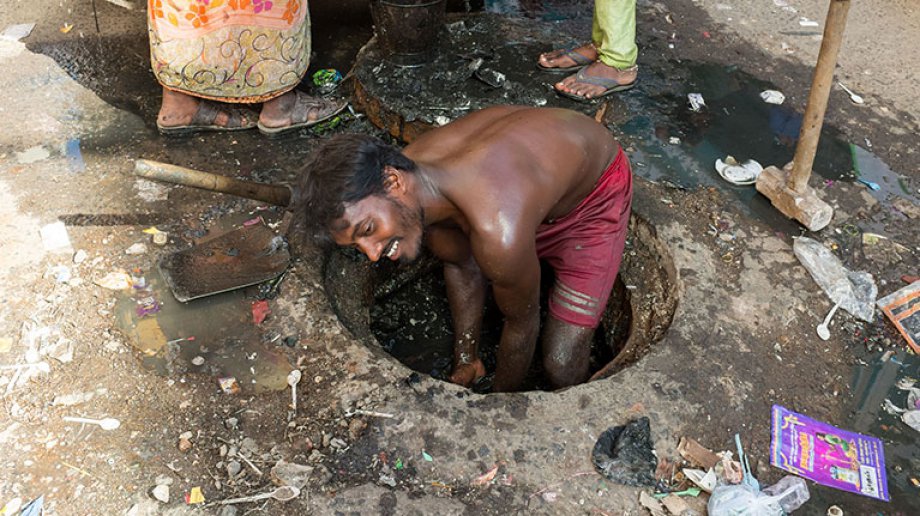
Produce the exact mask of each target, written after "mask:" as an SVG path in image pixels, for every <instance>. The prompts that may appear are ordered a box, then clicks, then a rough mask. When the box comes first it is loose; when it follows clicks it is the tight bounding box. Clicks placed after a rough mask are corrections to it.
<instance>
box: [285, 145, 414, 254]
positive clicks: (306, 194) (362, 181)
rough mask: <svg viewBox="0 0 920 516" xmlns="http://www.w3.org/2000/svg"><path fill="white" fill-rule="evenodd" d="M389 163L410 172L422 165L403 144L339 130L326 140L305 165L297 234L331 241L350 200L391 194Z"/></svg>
mask: <svg viewBox="0 0 920 516" xmlns="http://www.w3.org/2000/svg"><path fill="white" fill-rule="evenodd" d="M386 166H391V167H393V168H396V169H399V170H402V171H405V172H410V173H414V172H415V171H416V169H417V166H416V164H415V162H414V161H412V160H411V159H409V158H407V157H406V156H404V155H403V154H402V152H400V150H399V149H398V148H396V147H394V146H392V145H389V144H387V143H385V142H383V141H382V140H380V139H379V138H375V137H373V136H368V135H365V134H339V135H336V136H334V137H332V138H331V139H329V140H328V141H326V142H324V143H323V144H321V145H320V146H319V147H318V148H317V149H316V150H315V151H313V153H312V154H311V155H310V157H309V159H308V160H307V162H306V164H304V166H303V168H301V170H300V173H299V175H298V182H297V184H296V185H295V188H294V196H293V199H292V203H291V211H292V212H293V215H294V221H293V223H294V228H293V229H294V231H295V233H300V235H299V236H300V237H302V238H313V239H317V240H319V242H320V243H322V244H329V243H330V234H329V228H330V226H331V225H332V222H333V221H335V220H336V219H338V218H340V217H342V215H343V214H344V213H345V203H352V202H357V201H360V200H361V199H364V198H365V197H368V196H371V195H380V194H383V193H384V192H385V189H384V183H383V178H384V176H383V169H384V167H386Z"/></svg>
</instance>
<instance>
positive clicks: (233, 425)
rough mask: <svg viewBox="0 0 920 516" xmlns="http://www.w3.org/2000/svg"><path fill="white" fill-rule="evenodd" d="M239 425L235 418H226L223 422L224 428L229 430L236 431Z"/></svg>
mask: <svg viewBox="0 0 920 516" xmlns="http://www.w3.org/2000/svg"><path fill="white" fill-rule="evenodd" d="M239 425H240V420H239V419H237V418H235V417H230V418H227V420H226V421H224V426H226V427H227V428H228V429H230V430H237V429H238V427H239Z"/></svg>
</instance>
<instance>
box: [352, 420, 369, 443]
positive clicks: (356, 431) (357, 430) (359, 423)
mask: <svg viewBox="0 0 920 516" xmlns="http://www.w3.org/2000/svg"><path fill="white" fill-rule="evenodd" d="M365 428H367V423H365V422H364V420H363V419H352V420H351V422H350V423H348V435H349V436H351V440H352V441H354V440H357V439H358V437H361V432H363V431H364V429H365Z"/></svg>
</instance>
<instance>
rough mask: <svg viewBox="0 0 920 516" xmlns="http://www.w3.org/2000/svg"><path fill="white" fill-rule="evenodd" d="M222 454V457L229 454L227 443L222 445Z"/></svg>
mask: <svg viewBox="0 0 920 516" xmlns="http://www.w3.org/2000/svg"><path fill="white" fill-rule="evenodd" d="M220 456H221V457H226V456H227V445H226V444H222V445H220Z"/></svg>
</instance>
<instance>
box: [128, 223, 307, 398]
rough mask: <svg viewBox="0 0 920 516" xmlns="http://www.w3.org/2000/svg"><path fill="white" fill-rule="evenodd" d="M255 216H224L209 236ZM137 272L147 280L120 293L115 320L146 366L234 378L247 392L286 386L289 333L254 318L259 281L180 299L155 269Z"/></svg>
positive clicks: (175, 375)
mask: <svg viewBox="0 0 920 516" xmlns="http://www.w3.org/2000/svg"><path fill="white" fill-rule="evenodd" d="M263 213H265V212H263ZM250 216H251V214H249V213H239V214H235V215H234V216H230V217H225V218H224V219H221V220H220V221H219V222H218V223H216V224H215V225H214V228H213V231H212V233H213V234H212V235H208V237H210V238H214V237H216V236H219V235H220V234H222V233H223V232H224V231H222V230H220V229H219V228H224V229H226V228H229V227H232V226H233V225H234V224H239V223H240V222H241V221H242V220H243V219H247V218H249V217H250ZM268 216H269V215H267V214H266V217H268ZM208 237H205V238H202V240H206V239H207V238H208ZM167 252H168V251H167ZM133 275H134V276H135V277H137V278H142V279H140V281H139V282H137V283H139V285H135V286H134V288H132V289H131V290H127V291H120V292H119V294H118V297H117V299H116V304H115V320H116V326H117V327H118V328H119V330H121V332H122V333H123V334H124V335H125V336H126V337H127V338H128V341H129V343H130V344H131V345H132V346H133V347H134V348H136V349H137V351H138V355H139V356H140V357H141V364H142V365H143V366H144V367H145V368H146V369H148V370H151V371H154V372H155V373H157V374H159V375H163V376H168V377H170V378H181V377H182V376H184V375H185V374H186V373H191V374H202V375H206V376H210V377H212V378H214V379H215V380H216V379H219V378H227V377H232V378H235V379H236V381H237V383H238V385H239V386H240V388H241V390H242V391H243V392H245V393H259V392H264V391H267V390H283V389H287V374H288V373H289V372H290V371H291V369H293V366H292V365H291V364H290V363H289V362H288V360H287V358H286V357H285V355H284V354H283V353H281V352H280V348H279V346H281V345H282V344H283V343H284V342H285V340H284V336H281V335H275V334H271V333H263V332H262V331H260V329H259V328H258V327H257V326H256V325H255V324H254V323H253V320H252V318H253V315H252V302H253V301H254V300H255V299H256V298H257V296H258V291H259V289H258V286H255V287H250V288H247V289H240V290H235V291H231V292H225V293H222V294H217V295H213V296H208V297H205V298H201V299H196V300H193V301H189V302H187V303H180V302H179V301H177V300H176V299H175V298H174V297H173V295H172V292H170V290H169V287H168V285H167V283H166V282H165V280H164V279H163V278H162V276H161V275H160V273H159V271H158V270H156V268H154V269H153V270H146V271H137V272H134V273H133ZM266 339H268V342H266Z"/></svg>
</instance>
